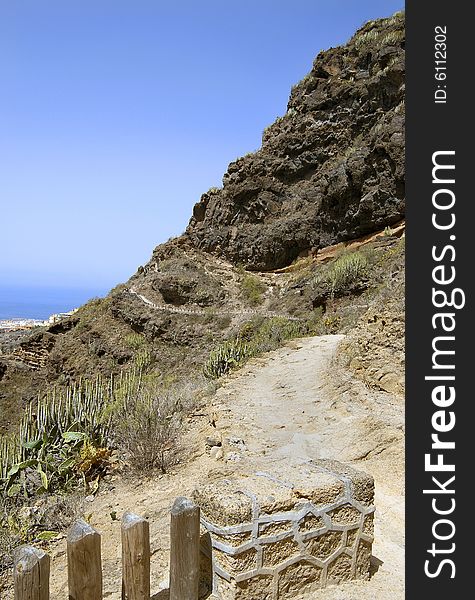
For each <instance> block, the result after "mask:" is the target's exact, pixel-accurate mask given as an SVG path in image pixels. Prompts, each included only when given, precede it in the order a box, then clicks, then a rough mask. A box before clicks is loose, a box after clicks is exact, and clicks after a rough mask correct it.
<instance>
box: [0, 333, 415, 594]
mask: <svg viewBox="0 0 475 600" xmlns="http://www.w3.org/2000/svg"><path fill="white" fill-rule="evenodd" d="M342 338H343V336H338V335H328V336H319V337H313V338H305V339H299V340H294V341H293V342H290V343H289V344H287V345H286V346H285V347H283V348H281V349H279V350H276V351H274V352H270V353H268V354H267V355H265V356H263V357H261V358H257V359H254V360H252V361H250V362H249V363H248V364H247V365H246V366H245V367H244V368H242V369H241V370H239V371H237V372H235V373H234V374H232V375H231V376H229V377H228V378H226V380H225V381H224V383H223V385H222V387H220V388H219V389H218V391H217V392H216V393H215V395H214V396H213V397H212V398H211V400H210V401H209V403H208V405H207V407H206V409H205V410H204V411H203V412H209V415H210V417H208V416H201V417H195V418H193V419H192V420H191V421H190V423H189V432H188V434H187V440H186V442H187V444H189V445H190V447H192V448H193V449H194V455H193V456H192V457H191V460H187V461H186V462H185V461H184V463H183V465H181V466H179V467H177V469H176V473H171V474H168V475H164V476H162V477H160V478H154V479H153V480H149V481H144V482H141V483H140V484H138V483H137V482H136V481H135V482H133V481H127V480H122V479H120V478H118V479H116V480H115V481H113V482H112V483H110V484H109V489H104V490H103V491H101V492H100V493H99V494H98V495H97V497H96V498H95V499H94V501H93V502H90V503H86V507H85V511H86V513H87V514H88V516H89V518H90V522H91V524H92V525H93V526H95V527H96V528H97V529H98V530H99V531H100V532H101V533H102V535H103V537H102V549H103V571H104V598H110V599H113V600H115V599H117V600H118V599H119V598H120V597H121V590H120V551H121V550H120V523H119V521H117V520H114V519H113V518H112V517H111V513H112V514H113V515H114V513H117V516H118V518H120V516H121V514H122V513H123V512H124V511H125V510H132V511H134V512H137V513H138V514H141V515H144V516H145V517H147V518H148V519H149V520H150V527H151V544H152V552H153V556H152V593H153V594H154V596H153V598H154V600H165V599H166V598H167V596H168V595H167V590H166V587H167V568H168V564H167V563H168V552H169V539H168V525H169V509H170V506H171V504H172V503H173V500H174V499H175V498H176V497H177V496H180V495H185V496H186V495H190V494H191V492H192V491H193V489H194V488H195V487H196V486H197V485H200V484H202V483H203V482H205V481H206V480H210V479H214V478H222V477H223V476H227V475H230V474H233V473H234V474H235V473H236V471H240V470H241V469H242V470H244V471H246V469H247V470H248V469H249V468H252V469H255V468H261V467H262V468H265V470H267V471H269V470H272V467H273V465H274V466H276V465H280V466H281V465H282V464H286V463H301V462H302V461H306V460H309V459H311V458H335V459H337V460H341V461H344V462H349V463H353V464H354V465H355V466H357V467H359V468H361V469H363V470H366V471H367V472H369V473H371V474H372V475H373V476H374V477H375V481H376V501H375V504H376V509H377V512H376V521H375V543H374V546H373V554H374V557H375V558H374V561H373V562H374V567H375V571H376V572H375V574H374V576H373V577H372V578H371V579H370V581H365V582H363V581H362V582H349V583H347V584H344V585H341V586H338V587H329V588H326V589H324V590H322V591H321V592H316V593H313V594H312V595H311V596H310V597H309V596H306V600H389V599H391V600H399V599H401V600H402V598H403V597H404V588H403V580H404V550H403V547H404V538H403V535H404V499H403V485H404V470H403V467H404V465H403V403H402V399H400V398H397V397H394V396H391V395H389V394H386V393H381V392H376V391H374V390H368V389H367V388H366V387H365V386H363V385H362V384H361V383H359V382H357V381H355V380H354V379H352V378H351V376H350V375H349V374H348V373H346V372H345V371H344V370H342V369H340V368H338V367H336V366H335V364H334V363H333V362H332V359H333V358H334V356H335V353H336V350H337V347H338V344H339V342H340V341H341V339H342ZM210 420H211V421H214V422H215V424H216V428H217V429H218V430H220V431H221V433H222V435H223V450H224V453H225V457H224V460H219V461H217V460H214V459H212V458H211V457H210V456H209V455H208V453H207V452H206V450H205V438H206V436H207V435H209V434H210V433H213V432H215V431H216V430H215V429H213V428H212V427H211V425H210ZM52 557H53V559H52V568H51V571H52V581H51V598H52V600H56V599H58V600H59V599H65V598H67V579H66V577H67V568H66V557H65V540H64V539H62V540H61V541H60V542H58V543H57V544H56V545H55V547H54V548H53V551H52ZM378 567H379V568H378ZM5 597H6V598H9V597H11V596H8V595H6V596H5ZM262 600H265V599H264V598H263V599H262Z"/></svg>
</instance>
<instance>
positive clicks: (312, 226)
mask: <svg viewBox="0 0 475 600" xmlns="http://www.w3.org/2000/svg"><path fill="white" fill-rule="evenodd" d="M404 40H405V36H404V17H403V15H395V16H394V17H392V18H390V19H384V20H380V21H372V22H370V23H367V24H366V25H365V26H364V27H363V28H362V29H360V30H359V31H358V32H357V33H356V34H355V36H354V37H353V38H352V39H351V40H350V42H349V43H348V44H347V45H346V46H342V47H339V48H332V49H330V50H328V51H326V52H321V53H320V54H319V55H318V56H317V58H316V59H315V62H314V66H313V69H312V71H311V72H310V73H309V74H308V75H307V77H305V78H304V79H303V80H302V81H301V82H300V83H299V84H298V85H296V86H295V87H294V88H293V89H292V92H291V95H290V100H289V103H288V109H287V113H286V114H285V115H284V116H283V117H281V118H279V119H277V121H276V122H275V123H274V124H273V125H271V126H270V127H269V128H268V129H266V131H265V132H264V134H263V143H262V148H261V149H260V150H259V151H258V152H256V153H254V154H249V155H247V156H245V157H243V158H240V159H238V160H237V161H236V162H233V163H231V164H230V165H229V168H228V171H227V173H226V174H225V175H224V178H223V187H222V188H221V189H212V190H210V191H209V192H207V193H205V194H203V196H202V197H201V200H200V201H199V202H198V204H196V205H195V207H194V210H193V217H192V219H191V220H190V223H189V226H188V229H187V231H186V235H187V237H188V238H189V240H190V241H191V242H192V244H193V245H195V246H196V247H198V248H200V249H203V250H205V251H209V252H214V253H217V254H221V255H224V256H226V258H228V259H230V260H231V261H233V262H239V263H243V264H246V265H247V266H248V267H249V268H252V269H257V270H268V269H276V268H279V267H283V266H286V265H288V264H289V263H290V262H292V261H293V260H294V259H295V258H296V257H297V256H298V255H299V254H300V253H302V252H306V251H308V250H310V249H311V248H312V247H313V248H320V247H323V246H328V245H330V244H334V243H338V242H341V241H344V240H349V239H353V238H357V237H360V236H362V235H364V234H366V233H370V232H372V231H376V230H378V229H381V228H384V227H385V226H386V225H391V224H393V223H396V222H397V221H399V220H400V219H401V218H403V216H404V133H403V131H404V75H405V71H404Z"/></svg>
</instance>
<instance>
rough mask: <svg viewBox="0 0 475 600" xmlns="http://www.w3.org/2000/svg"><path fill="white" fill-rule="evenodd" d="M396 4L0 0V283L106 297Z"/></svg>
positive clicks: (379, 0)
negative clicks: (335, 54) (300, 84)
mask: <svg viewBox="0 0 475 600" xmlns="http://www.w3.org/2000/svg"><path fill="white" fill-rule="evenodd" d="M402 7H403V2H402V1H401V0H395V1H393V0H325V1H319V0H293V2H290V1H289V0H285V1H283V0H232V1H226V0H221V1H218V0H214V1H213V0H200V1H199V2H198V1H197V0H173V1H172V0H168V1H160V0H41V1H40V0H0V77H1V81H0V88H1V90H2V91H1V94H0V284H2V285H10V284H12V285H14V284H18V283H21V284H24V285H36V284H38V283H42V284H44V285H55V286H65V287H87V288H97V289H104V290H105V289H106V288H110V287H112V286H113V285H115V284H116V283H118V282H120V281H124V280H126V279H127V278H128V277H129V276H130V275H131V274H132V273H133V272H135V270H136V268H137V266H138V265H140V264H143V263H145V262H146V261H147V260H148V258H149V257H150V254H151V252H152V250H153V248H154V247H155V246H156V245H157V244H159V243H160V242H163V241H165V240H166V239H168V238H169V237H171V236H173V235H177V234H179V233H181V232H182V231H183V230H184V228H185V227H186V224H187V222H188V219H189V217H190V214H191V209H192V206H193V204H194V203H195V202H196V201H197V200H198V199H199V197H200V195H201V193H203V192H204V191H206V190H207V189H208V188H210V187H211V186H219V185H220V184H221V178H222V175H223V173H224V172H225V171H226V168H227V165H228V163H229V162H230V161H232V160H234V159H236V158H237V157H238V156H241V155H243V154H245V153H247V152H250V151H253V150H256V149H257V148H258V147H259V146H260V140H261V135H262V131H263V129H264V128H265V127H266V126H267V125H269V124H270V123H271V122H272V121H274V120H275V118H276V117H277V116H279V115H282V114H283V113H284V112H285V110H286V104H287V100H288V96H289V91H290V87H291V85H292V84H294V83H296V82H297V81H298V80H299V79H301V78H302V77H303V76H304V75H305V74H306V73H307V72H308V71H309V70H310V68H311V65H312V61H313V58H314V57H315V55H316V54H317V53H318V52H319V50H321V49H326V48H328V47H330V46H336V45H338V44H341V43H343V42H345V41H346V40H347V39H348V38H349V37H350V36H351V35H352V34H353V32H354V30H355V29H356V28H357V27H359V26H361V25H362V24H363V23H364V22H365V21H367V20H369V19H373V18H377V17H381V16H388V15H390V14H392V13H394V12H395V11H397V10H400V9H401V8H402Z"/></svg>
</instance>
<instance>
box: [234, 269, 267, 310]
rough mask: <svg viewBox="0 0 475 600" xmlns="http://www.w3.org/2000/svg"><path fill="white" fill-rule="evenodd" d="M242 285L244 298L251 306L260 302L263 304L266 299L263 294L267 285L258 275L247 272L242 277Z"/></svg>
mask: <svg viewBox="0 0 475 600" xmlns="http://www.w3.org/2000/svg"><path fill="white" fill-rule="evenodd" d="M240 286H241V294H242V296H243V298H244V299H245V300H246V301H247V302H248V303H249V304H250V305H251V306H257V305H258V304H262V302H263V300H264V298H263V296H264V293H265V291H266V289H267V286H266V285H265V283H263V282H262V281H261V280H260V279H259V278H258V277H256V276H255V275H251V274H250V273H247V274H246V275H244V277H243V278H242V279H241V282H240Z"/></svg>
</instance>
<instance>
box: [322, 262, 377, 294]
mask: <svg viewBox="0 0 475 600" xmlns="http://www.w3.org/2000/svg"><path fill="white" fill-rule="evenodd" d="M368 266H369V265H368V257H367V256H366V254H364V253H363V252H351V253H346V254H342V255H341V256H340V257H338V258H337V259H336V260H335V261H334V262H333V263H332V264H331V265H330V266H329V267H328V268H327V269H326V270H325V271H324V272H323V273H322V274H319V275H318V276H317V277H316V278H315V284H316V285H324V286H327V287H328V291H329V293H330V294H331V295H332V296H335V295H340V294H341V293H342V292H344V291H345V290H348V289H350V288H351V287H353V286H354V285H355V284H357V283H358V281H360V280H362V279H364V278H365V277H366V275H367V273H368Z"/></svg>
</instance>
